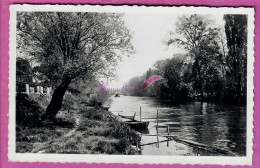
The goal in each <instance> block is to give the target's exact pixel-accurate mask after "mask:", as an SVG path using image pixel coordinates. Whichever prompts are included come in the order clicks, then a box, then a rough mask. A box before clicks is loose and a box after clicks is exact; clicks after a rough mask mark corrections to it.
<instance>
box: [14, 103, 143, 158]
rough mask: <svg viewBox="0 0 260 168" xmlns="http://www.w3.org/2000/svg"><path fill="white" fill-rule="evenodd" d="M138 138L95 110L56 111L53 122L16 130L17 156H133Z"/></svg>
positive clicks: (112, 118)
mask: <svg viewBox="0 0 260 168" xmlns="http://www.w3.org/2000/svg"><path fill="white" fill-rule="evenodd" d="M137 140H138V141H140V137H139V136H138V135H137V134H136V132H134V131H133V130H132V129H131V128H130V127H129V126H128V125H126V124H124V123H122V122H119V121H118V119H117V117H116V116H114V115H113V114H111V113H110V112H109V111H107V110H104V109H102V108H100V107H98V106H96V107H89V106H85V105H78V106H77V109H73V110H70V111H60V112H59V113H58V115H57V119H56V121H55V122H52V123H50V122H40V123H38V124H36V125H18V126H17V127H16V152H18V153H31V152H32V153H81V154H136V151H135V149H134V148H133V147H132V146H133V145H135V143H136V141H137Z"/></svg>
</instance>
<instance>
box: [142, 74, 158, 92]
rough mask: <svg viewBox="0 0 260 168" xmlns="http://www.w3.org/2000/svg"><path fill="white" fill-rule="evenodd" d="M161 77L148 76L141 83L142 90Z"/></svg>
mask: <svg viewBox="0 0 260 168" xmlns="http://www.w3.org/2000/svg"><path fill="white" fill-rule="evenodd" d="M161 79H162V77H161V76H158V75H153V76H151V77H150V78H148V79H147V80H146V81H144V82H143V84H142V90H143V89H145V88H147V87H148V86H150V85H151V84H153V83H154V82H155V81H158V80H161Z"/></svg>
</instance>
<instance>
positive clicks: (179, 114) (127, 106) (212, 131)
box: [110, 96, 246, 156]
mask: <svg viewBox="0 0 260 168" xmlns="http://www.w3.org/2000/svg"><path fill="white" fill-rule="evenodd" d="M140 106H142V121H150V124H149V126H148V129H147V130H141V131H140V132H142V133H144V134H148V133H149V134H156V133H157V130H156V125H157V122H156V121H157V120H156V116H157V110H158V111H159V118H158V133H159V134H163V133H167V127H166V126H167V125H169V132H170V134H171V135H175V136H177V137H178V138H180V139H185V140H190V141H192V142H197V143H200V144H204V145H207V146H211V147H214V148H217V149H222V150H227V151H230V152H232V153H234V154H235V155H238V156H244V155H246V108H245V107H238V106H220V105H216V104H213V103H200V102H194V103H187V104H185V105H171V104H169V102H167V101H158V100H156V99H155V98H148V97H132V96H121V97H120V98H113V103H112V104H111V108H110V111H111V112H113V111H114V112H113V113H114V114H116V115H117V114H118V112H116V111H123V113H121V114H123V115H133V114H134V113H135V112H137V115H136V119H139V117H140V115H139V108H140ZM164 140H166V141H165V142H162V143H156V144H153V145H147V146H143V147H142V149H143V150H142V154H143V155H153V154H158V155H160V154H162V155H219V153H214V152H208V151H203V150H201V149H197V148H194V147H191V146H189V145H186V144H183V143H179V142H176V141H174V140H171V141H167V138H165V137H156V136H142V143H144V144H146V143H150V142H159V141H164Z"/></svg>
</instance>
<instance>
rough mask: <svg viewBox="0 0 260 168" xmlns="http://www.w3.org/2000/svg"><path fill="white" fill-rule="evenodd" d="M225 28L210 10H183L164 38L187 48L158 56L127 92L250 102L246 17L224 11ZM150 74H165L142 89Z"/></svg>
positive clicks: (182, 99)
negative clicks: (194, 12)
mask: <svg viewBox="0 0 260 168" xmlns="http://www.w3.org/2000/svg"><path fill="white" fill-rule="evenodd" d="M223 19H224V22H225V24H224V27H217V26H214V24H213V23H214V19H212V17H211V16H208V15H184V16H181V17H179V18H178V21H177V22H176V25H175V29H174V30H173V31H171V32H170V33H169V34H168V39H166V40H165V41H164V43H165V45H166V46H171V45H174V46H175V47H181V48H182V49H183V50H184V51H185V52H182V53H178V54H174V55H173V57H172V58H169V59H164V60H159V61H157V62H156V63H155V64H154V65H153V67H151V68H150V69H149V70H148V71H147V72H146V73H145V74H143V75H142V76H138V77H134V78H132V79H131V80H130V81H128V84H130V85H134V86H135V88H134V89H133V90H131V91H130V92H129V93H128V94H129V95H133V96H154V97H159V98H161V99H168V100H172V101H173V102H176V103H181V102H187V101H192V100H200V101H212V102H219V103H230V104H245V103H246V88H247V87H246V86H247V78H246V76H247V16H246V15H230V14H227V15H224V17H223ZM152 75H161V76H162V77H163V78H164V79H163V80H161V81H158V82H156V83H154V84H153V85H151V86H150V87H149V88H147V89H146V90H141V84H142V82H143V81H145V80H146V79H147V78H149V77H150V76H152Z"/></svg>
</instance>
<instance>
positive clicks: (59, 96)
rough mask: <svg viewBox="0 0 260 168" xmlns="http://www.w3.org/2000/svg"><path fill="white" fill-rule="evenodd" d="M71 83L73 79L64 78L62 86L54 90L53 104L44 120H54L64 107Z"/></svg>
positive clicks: (50, 105) (49, 106)
mask: <svg viewBox="0 0 260 168" xmlns="http://www.w3.org/2000/svg"><path fill="white" fill-rule="evenodd" d="M70 83H71V79H70V78H69V77H66V76H64V77H63V80H62V82H61V84H60V85H59V86H58V87H57V88H56V89H55V90H54V93H53V95H52V98H51V102H50V104H49V105H48V107H47V109H46V111H45V113H44V115H43V118H44V119H48V120H54V118H55V116H56V114H57V113H58V111H59V110H60V109H61V107H62V101H63V97H64V94H65V92H66V91H67V89H68V87H69V84H70Z"/></svg>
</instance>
